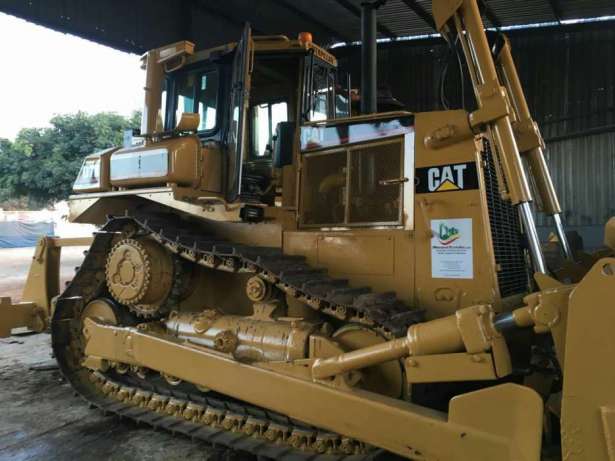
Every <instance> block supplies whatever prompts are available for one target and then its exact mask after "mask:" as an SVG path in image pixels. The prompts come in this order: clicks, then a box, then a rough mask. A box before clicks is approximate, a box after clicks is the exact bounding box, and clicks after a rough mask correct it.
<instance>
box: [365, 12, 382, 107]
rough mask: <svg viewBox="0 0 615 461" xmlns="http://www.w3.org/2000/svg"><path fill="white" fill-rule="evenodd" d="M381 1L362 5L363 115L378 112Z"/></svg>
mask: <svg viewBox="0 0 615 461" xmlns="http://www.w3.org/2000/svg"><path fill="white" fill-rule="evenodd" d="M381 4H382V2H381V1H376V2H371V1H366V2H363V3H361V113H363V114H371V113H375V112H377V111H378V105H377V93H378V78H377V77H378V76H377V66H378V55H377V53H378V49H377V43H376V37H377V28H376V26H377V23H376V10H377V9H378V8H379V7H380V5H381Z"/></svg>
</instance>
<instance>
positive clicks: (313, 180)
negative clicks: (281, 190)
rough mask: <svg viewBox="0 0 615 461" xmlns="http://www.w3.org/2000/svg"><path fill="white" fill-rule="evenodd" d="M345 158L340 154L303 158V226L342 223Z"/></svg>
mask: <svg viewBox="0 0 615 461" xmlns="http://www.w3.org/2000/svg"><path fill="white" fill-rule="evenodd" d="M346 155H347V154H346V151H345V150H344V151H337V152H331V153H326V154H318V155H310V156H306V157H305V160H304V166H303V168H304V170H303V178H302V179H303V180H302V183H303V191H302V216H301V222H302V223H303V224H307V225H323V224H343V223H344V216H345V208H346V200H345V195H346V164H347V163H346V162H347V158H346Z"/></svg>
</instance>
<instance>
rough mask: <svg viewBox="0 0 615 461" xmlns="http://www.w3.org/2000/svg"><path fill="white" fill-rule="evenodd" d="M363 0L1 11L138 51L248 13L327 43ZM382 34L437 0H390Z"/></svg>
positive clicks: (54, 0) (574, 8) (523, 17)
mask: <svg viewBox="0 0 615 461" xmlns="http://www.w3.org/2000/svg"><path fill="white" fill-rule="evenodd" d="M363 1H364V0H177V1H168V0H131V1H129V2H122V1H118V0H97V1H90V2H84V1H82V0H45V1H35V0H0V11H2V12H5V13H8V14H12V15H15V16H18V17H21V18H23V19H26V20H28V21H31V22H34V23H37V24H41V25H44V26H47V27H50V28H52V29H55V30H58V31H61V32H66V33H70V34H74V35H77V36H80V37H83V38H86V39H89V40H93V41H95V42H99V43H102V44H106V45H109V46H112V47H114V48H117V49H120V50H123V51H129V52H134V53H142V52H144V51H146V50H148V49H151V48H155V47H157V46H161V45H163V44H167V43H171V42H174V41H177V40H181V39H189V40H192V41H194V42H195V43H196V44H197V46H198V48H206V47H210V46H215V45H219V44H222V43H226V42H230V41H234V40H236V39H237V37H238V36H239V33H240V31H241V27H242V25H243V23H244V22H245V21H249V22H250V23H251V24H252V27H253V29H254V32H255V33H262V34H272V33H276V34H278V33H280V34H286V35H288V36H291V37H293V36H296V35H297V33H298V32H301V31H310V32H312V33H313V35H314V40H315V41H316V42H317V43H319V44H321V45H332V44H334V43H340V42H342V43H344V42H345V43H349V42H354V41H357V40H359V38H360V20H359V19H360V14H361V3H362V2H363ZM480 2H481V3H482V8H483V12H484V17H485V23H486V25H487V26H488V27H496V28H500V27H510V26H522V25H528V24H537V23H550V24H552V25H557V24H563V23H566V22H569V21H575V20H579V19H586V18H597V17H603V16H611V15H615V2H613V0H524V1H522V2H520V1H511V0H480ZM378 32H379V36H380V37H381V38H388V39H393V40H397V39H399V38H401V37H408V36H421V35H426V34H431V33H434V30H433V18H432V15H431V0H386V2H385V3H384V5H382V6H381V7H380V9H379V10H378Z"/></svg>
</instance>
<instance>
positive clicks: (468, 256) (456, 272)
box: [431, 218, 474, 279]
mask: <svg viewBox="0 0 615 461" xmlns="http://www.w3.org/2000/svg"><path fill="white" fill-rule="evenodd" d="M431 230H432V238H431V276H432V277H433V278H445V279H472V278H474V257H473V251H472V219H471V218H463V219H432V220H431Z"/></svg>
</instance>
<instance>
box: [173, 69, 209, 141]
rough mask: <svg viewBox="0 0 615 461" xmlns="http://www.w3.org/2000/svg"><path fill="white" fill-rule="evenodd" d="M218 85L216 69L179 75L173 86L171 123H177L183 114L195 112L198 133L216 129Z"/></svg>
mask: <svg viewBox="0 0 615 461" xmlns="http://www.w3.org/2000/svg"><path fill="white" fill-rule="evenodd" d="M219 83H220V76H219V72H218V70H217V69H214V70H208V71H194V72H187V73H185V74H183V75H181V76H180V77H179V78H178V79H177V81H176V84H175V119H174V121H173V123H174V124H175V123H177V121H178V120H179V119H180V117H181V114H182V113H183V112H196V113H198V114H199V115H200V117H201V120H200V123H199V128H198V131H210V130H213V129H214V128H215V127H216V119H217V110H218V89H219V87H220V84H219Z"/></svg>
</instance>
